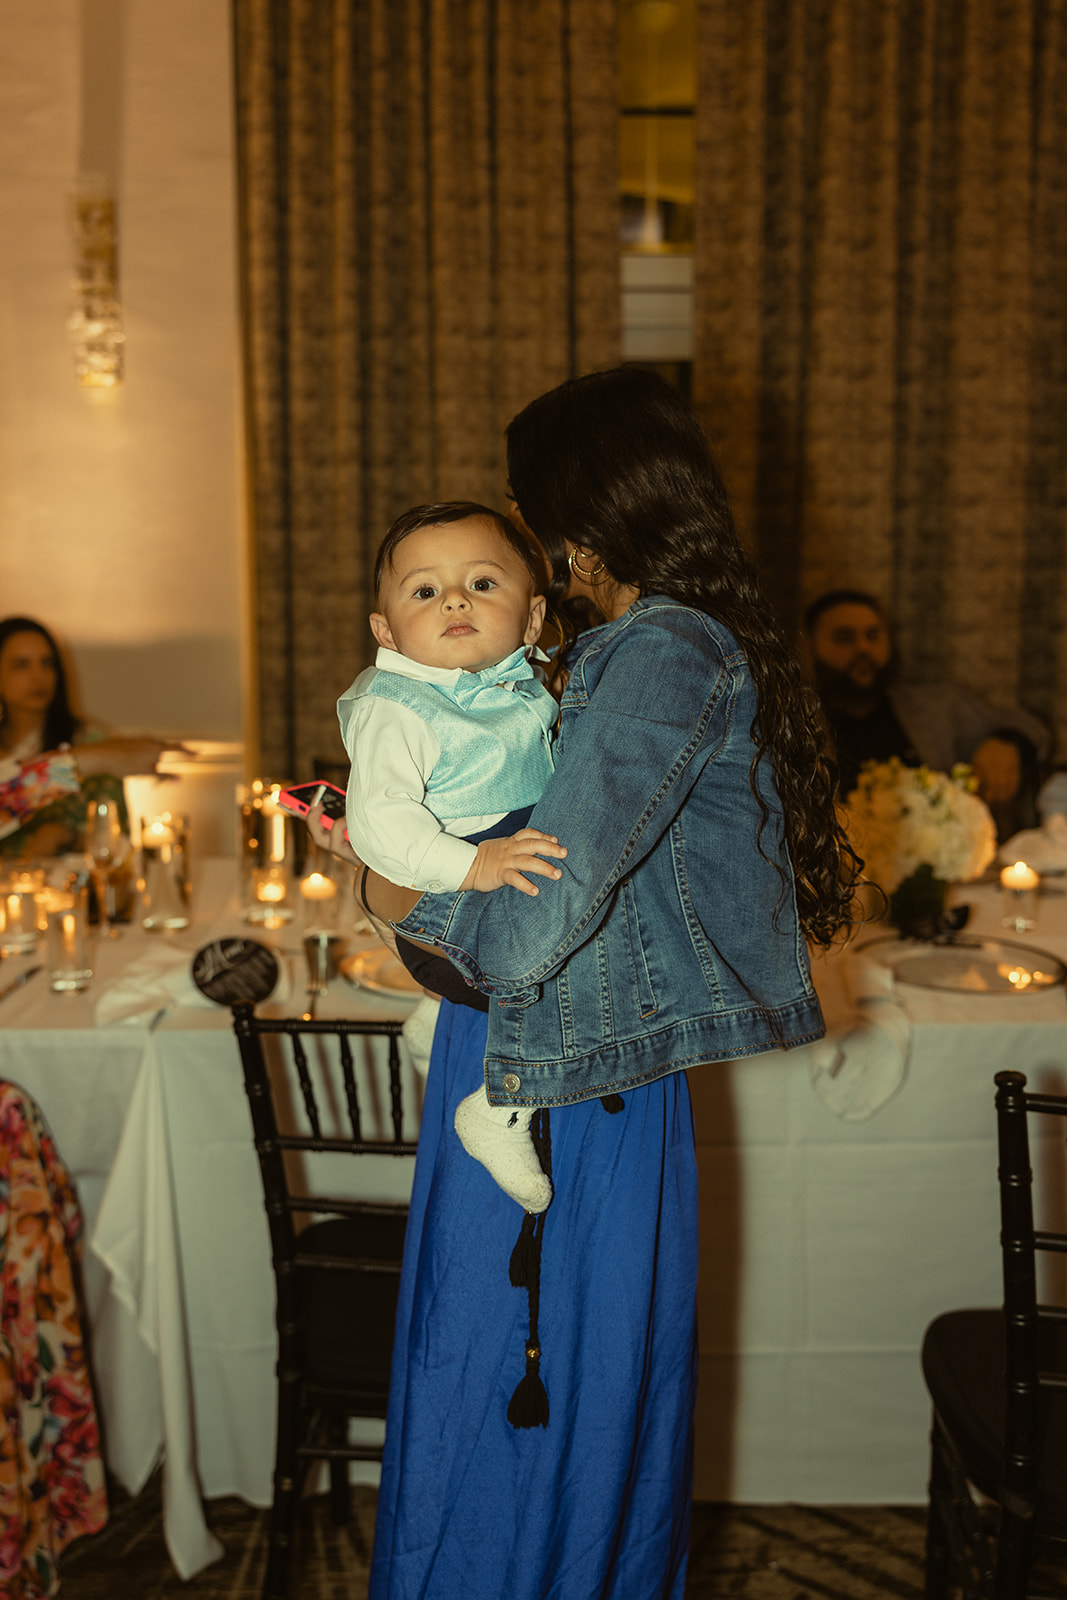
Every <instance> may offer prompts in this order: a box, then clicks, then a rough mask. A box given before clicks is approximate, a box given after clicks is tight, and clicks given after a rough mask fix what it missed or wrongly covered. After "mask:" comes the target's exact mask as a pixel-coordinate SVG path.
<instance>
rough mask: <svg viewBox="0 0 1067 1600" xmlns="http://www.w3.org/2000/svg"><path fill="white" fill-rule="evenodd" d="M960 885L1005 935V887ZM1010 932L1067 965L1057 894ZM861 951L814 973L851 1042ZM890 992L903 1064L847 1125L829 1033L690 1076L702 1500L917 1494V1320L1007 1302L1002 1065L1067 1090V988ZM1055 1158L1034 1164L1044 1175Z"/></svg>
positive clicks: (923, 1455)
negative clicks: (877, 1101) (901, 1020)
mask: <svg viewBox="0 0 1067 1600" xmlns="http://www.w3.org/2000/svg"><path fill="white" fill-rule="evenodd" d="M956 898H957V899H958V900H965V901H969V902H971V903H972V905H973V906H974V908H975V914H974V915H973V917H972V922H971V925H970V929H969V931H973V932H976V933H979V934H986V935H990V936H994V937H1000V936H1001V935H1003V934H1004V929H1003V928H1002V927H1001V925H1000V916H1001V906H1000V897H999V892H998V891H996V890H994V889H992V888H987V887H981V888H976V887H974V886H967V885H964V886H961V887H960V888H959V889H958V890H957V891H956ZM882 931H883V930H880V929H878V928H872V929H871V930H870V931H869V933H865V932H861V933H860V935H859V936H858V938H857V940H856V943H857V944H858V945H860V946H862V945H863V944H864V943H866V942H867V941H868V939H872V938H877V937H878V936H879V934H880V933H881V932H882ZM1007 937H1010V938H1011V939H1013V940H1015V941H1017V942H1023V943H1029V944H1031V945H1036V946H1038V947H1040V948H1042V949H1045V950H1049V951H1051V952H1052V953H1053V954H1055V955H1058V956H1059V957H1060V958H1061V959H1062V960H1065V961H1067V899H1064V898H1063V897H1059V896H1052V897H1049V898H1047V899H1045V898H1043V899H1042V900H1041V902H1040V903H1039V926H1038V928H1036V929H1035V930H1034V931H1033V932H1032V933H1027V934H1010V935H1007ZM861 954H862V952H861ZM851 959H855V958H851V957H846V958H845V959H844V960H842V958H841V957H839V956H835V957H832V958H831V959H830V960H829V961H825V960H820V961H818V962H817V963H816V966H815V974H816V981H817V984H818V986H819V990H820V995H821V997H822V998H823V1002H824V1008H825V1011H826V1015H827V1022H828V1024H829V1026H830V1028H831V1031H832V1034H835V1035H836V1036H837V1037H838V1038H842V1037H845V1038H851V1039H852V1043H853V1048H855V1040H856V1035H855V1033H854V1032H851V1030H853V1029H855V1027H856V1024H857V1020H858V1019H857V1016H856V1015H855V1014H854V1013H853V1012H852V1011H851V1010H850V1007H849V1004H848V1000H847V997H846V994H845V992H844V990H845V986H844V985H843V983H842V969H843V967H845V966H847V964H848V961H849V960H851ZM869 987H870V986H869V985H863V984H861V985H860V988H861V990H863V989H866V988H869ZM892 1000H893V1002H895V1003H899V1005H900V1007H901V1008H902V1011H903V1014H904V1017H905V1019H906V1025H907V1026H906V1033H907V1044H906V1059H905V1061H904V1063H903V1065H904V1069H905V1070H904V1074H903V1078H902V1082H901V1084H900V1087H899V1090H898V1091H897V1092H896V1094H895V1095H894V1096H892V1097H891V1098H890V1099H889V1100H888V1101H887V1102H886V1103H885V1104H883V1105H882V1106H881V1107H880V1108H879V1109H877V1110H875V1111H874V1112H873V1113H872V1114H871V1115H870V1116H869V1117H868V1118H866V1119H865V1120H860V1121H846V1120H844V1119H843V1118H842V1117H841V1116H840V1115H837V1114H835V1112H834V1111H833V1110H831V1108H830V1106H829V1105H828V1104H827V1103H826V1102H825V1101H824V1100H823V1099H822V1098H821V1096H820V1095H819V1094H818V1093H816V1092H815V1090H814V1088H813V1083H812V1075H811V1071H810V1068H811V1065H812V1059H813V1057H814V1056H815V1055H816V1053H817V1052H820V1051H822V1050H823V1048H824V1047H821V1046H820V1047H807V1048H806V1049H804V1050H798V1051H792V1052H790V1053H788V1054H775V1055H767V1056H761V1057H757V1058H755V1059H753V1060H750V1061H744V1062H737V1063H733V1064H731V1065H729V1066H727V1067H724V1068H715V1067H704V1068H701V1069H697V1070H695V1071H693V1072H691V1073H690V1074H689V1079H690V1086H691V1089H692V1092H693V1100H694V1108H695V1117H696V1128H697V1141H698V1151H699V1159H700V1207H701V1215H700V1224H701V1289H700V1346H701V1359H700V1386H699V1398H698V1424H697V1439H698V1446H697V1496H698V1498H702V1499H722V1500H731V1499H732V1500H738V1501H750V1502H773V1501H779V1500H787V1501H788V1500H793V1501H808V1502H811V1503H815V1504H832V1503H857V1504H858V1503H865V1502H866V1503H871V1504H892V1503H902V1504H907V1503H920V1502H922V1501H923V1500H925V1497H926V1477H927V1470H928V1450H927V1440H928V1435H929V1426H930V1416H929V1403H928V1400H927V1398H926V1393H925V1389H924V1387H923V1381H922V1373H921V1370H920V1366H919V1346H920V1343H921V1340H922V1334H923V1330H924V1329H925V1327H926V1325H927V1323H928V1322H929V1321H930V1320H931V1318H933V1317H934V1316H936V1315H937V1314H938V1313H939V1312H940V1311H944V1310H947V1309H949V1308H951V1307H954V1306H967V1305H980V1304H986V1305H995V1304H997V1303H999V1300H1000V1293H1001V1284H1000V1250H999V1244H998V1238H999V1212H998V1196H997V1180H996V1170H997V1158H996V1123H995V1115H994V1110H993V1094H994V1084H993V1077H994V1074H995V1073H996V1072H997V1071H1000V1070H1003V1069H1005V1068H1008V1067H1012V1068H1017V1069H1018V1070H1020V1071H1022V1072H1024V1073H1026V1074H1027V1076H1028V1078H1029V1080H1030V1084H1031V1086H1032V1087H1033V1086H1037V1085H1040V1086H1042V1087H1045V1088H1048V1089H1053V1090H1059V1092H1067V994H1065V991H1064V990H1063V989H1062V988H1058V989H1055V990H1052V991H1050V992H1047V993H1045V994H1043V995H1037V994H1024V993H1022V994H1016V995H1011V996H1007V997H1005V998H997V997H995V996H991V995H974V994H968V995H956V994H942V993H937V992H935V991H932V990H926V989H919V988H917V987H912V986H907V985H899V986H897V987H896V988H895V990H893V993H892ZM877 1010H878V1003H876V1004H875V1006H874V1007H873V1008H872V1011H873V1014H874V1015H875V1016H876V1015H877ZM874 1059H875V1060H876V1061H878V1062H880V1063H881V1065H883V1066H884V1055H883V1056H878V1055H876V1056H875V1058H874ZM1055 1165H1057V1163H1054V1162H1051V1161H1050V1166H1055ZM1044 1168H1045V1163H1044V1162H1043V1161H1039V1162H1037V1163H1035V1173H1036V1178H1037V1183H1038V1187H1039V1189H1041V1187H1042V1180H1043V1176H1044ZM1058 1192H1059V1191H1057V1189H1056V1188H1055V1186H1054V1185H1052V1193H1053V1194H1054V1195H1055V1194H1057V1193H1058ZM1060 1221H1061V1222H1062V1216H1061V1218H1060Z"/></svg>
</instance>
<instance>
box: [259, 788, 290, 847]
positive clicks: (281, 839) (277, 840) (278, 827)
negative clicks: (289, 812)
mask: <svg viewBox="0 0 1067 1600" xmlns="http://www.w3.org/2000/svg"><path fill="white" fill-rule="evenodd" d="M281 792H282V791H281V785H280V784H275V785H274V787H273V788H272V789H271V792H270V797H269V798H268V799H266V800H264V802H263V815H264V816H265V817H267V818H269V820H270V859H271V860H272V861H284V860H285V812H284V811H283V810H282V808H281V806H280V805H279V804H278V796H279V795H280V794H281Z"/></svg>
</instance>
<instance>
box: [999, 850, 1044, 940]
mask: <svg viewBox="0 0 1067 1600" xmlns="http://www.w3.org/2000/svg"><path fill="white" fill-rule="evenodd" d="M1040 883H1041V879H1040V878H1039V877H1038V875H1037V873H1036V872H1035V871H1034V869H1033V867H1028V866H1027V865H1026V862H1025V861H1016V862H1015V864H1014V865H1013V866H1010V867H1005V868H1004V870H1003V871H1002V872H1001V874H1000V894H1001V904H1002V916H1001V921H1002V923H1003V926H1004V927H1005V928H1010V929H1011V930H1012V932H1013V933H1028V932H1029V931H1030V929H1031V928H1036V927H1037V891H1038V888H1039V886H1040Z"/></svg>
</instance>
